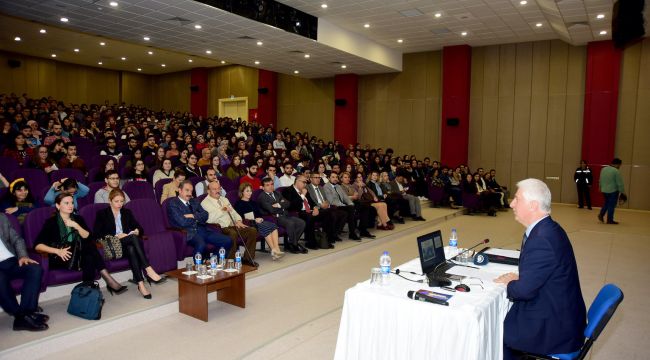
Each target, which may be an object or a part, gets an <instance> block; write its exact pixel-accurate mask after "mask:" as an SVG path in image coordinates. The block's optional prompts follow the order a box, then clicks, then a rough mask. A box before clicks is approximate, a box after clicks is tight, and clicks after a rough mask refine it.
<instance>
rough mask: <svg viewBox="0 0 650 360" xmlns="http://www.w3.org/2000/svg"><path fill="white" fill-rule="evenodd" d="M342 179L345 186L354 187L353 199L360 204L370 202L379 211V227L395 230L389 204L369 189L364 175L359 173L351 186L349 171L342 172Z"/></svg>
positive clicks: (380, 228) (347, 187) (346, 187)
mask: <svg viewBox="0 0 650 360" xmlns="http://www.w3.org/2000/svg"><path fill="white" fill-rule="evenodd" d="M341 179H343V187H344V188H345V189H349V188H352V190H353V191H354V194H353V195H352V197H351V198H352V199H353V200H354V201H357V202H359V203H360V204H369V205H370V206H372V207H373V208H374V209H375V211H376V213H377V222H379V224H378V225H377V229H379V230H393V229H394V228H395V225H393V223H392V222H391V220H390V217H389V216H388V206H387V205H386V203H385V202H383V201H381V200H379V198H377V195H375V193H374V192H372V190H370V189H368V187H367V186H366V183H365V182H364V181H363V175H361V174H357V176H356V180H355V181H354V185H352V186H350V185H349V184H350V174H349V173H345V172H344V173H342V174H341ZM347 191H348V193H350V190H347ZM373 224H374V223H373Z"/></svg>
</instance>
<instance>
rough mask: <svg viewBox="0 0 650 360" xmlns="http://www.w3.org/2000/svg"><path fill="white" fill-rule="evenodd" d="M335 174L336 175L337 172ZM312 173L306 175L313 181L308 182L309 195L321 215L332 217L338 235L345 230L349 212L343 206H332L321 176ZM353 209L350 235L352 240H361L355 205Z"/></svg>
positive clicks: (349, 227)
mask: <svg viewBox="0 0 650 360" xmlns="http://www.w3.org/2000/svg"><path fill="white" fill-rule="evenodd" d="M334 174H335V175H336V173H334ZM312 175H313V176H311V177H310V176H309V175H304V176H305V178H307V179H309V178H311V183H309V184H307V193H308V194H309V197H310V198H311V199H312V200H314V206H316V207H318V209H319V210H318V211H319V212H320V214H321V216H323V217H330V218H331V219H332V224H333V226H334V228H335V229H336V234H337V237H338V234H339V233H340V232H342V231H343V226H345V222H346V220H347V219H348V212H347V211H346V210H345V209H344V208H342V207H337V206H332V205H334V204H333V203H332V202H330V200H329V198H328V197H327V195H326V194H325V189H324V188H322V187H321V186H320V180H321V179H320V176H319V175H318V174H312ZM341 206H344V204H341ZM351 209H352V210H351V211H352V213H351V214H350V216H351V221H350V225H349V226H348V230H349V237H350V240H357V241H361V238H360V237H359V236H357V231H356V228H357V224H356V220H355V219H354V207H352V208H351ZM335 240H338V239H335Z"/></svg>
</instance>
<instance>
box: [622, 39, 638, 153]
mask: <svg viewBox="0 0 650 360" xmlns="http://www.w3.org/2000/svg"><path fill="white" fill-rule="evenodd" d="M642 44H643V43H642V42H641V43H637V44H635V45H633V46H630V47H629V48H627V49H625V51H624V52H623V58H622V59H621V80H620V81H621V82H620V85H619V94H618V119H617V120H618V121H617V123H616V149H615V154H616V156H618V157H620V158H621V159H625V160H627V159H632V151H633V149H634V143H633V142H632V141H629V139H632V138H634V124H635V122H636V111H637V110H636V107H637V101H638V100H639V99H638V97H637V91H638V90H639V69H640V66H641V49H642Z"/></svg>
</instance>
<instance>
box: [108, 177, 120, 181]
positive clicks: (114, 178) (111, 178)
mask: <svg viewBox="0 0 650 360" xmlns="http://www.w3.org/2000/svg"><path fill="white" fill-rule="evenodd" d="M119 179H120V178H119V177H114V176H113V177H109V178H108V180H119Z"/></svg>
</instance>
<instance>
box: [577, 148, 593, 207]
mask: <svg viewBox="0 0 650 360" xmlns="http://www.w3.org/2000/svg"><path fill="white" fill-rule="evenodd" d="M573 180H574V181H575V182H576V187H577V188H578V207H579V208H580V209H583V208H584V207H585V206H584V205H585V202H586V203H587V208H588V209H589V210H591V194H590V192H591V184H592V183H593V182H594V178H593V176H592V174H591V169H590V168H589V165H587V162H586V161H584V160H580V167H579V168H577V169H576V172H575V173H574V174H573Z"/></svg>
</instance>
